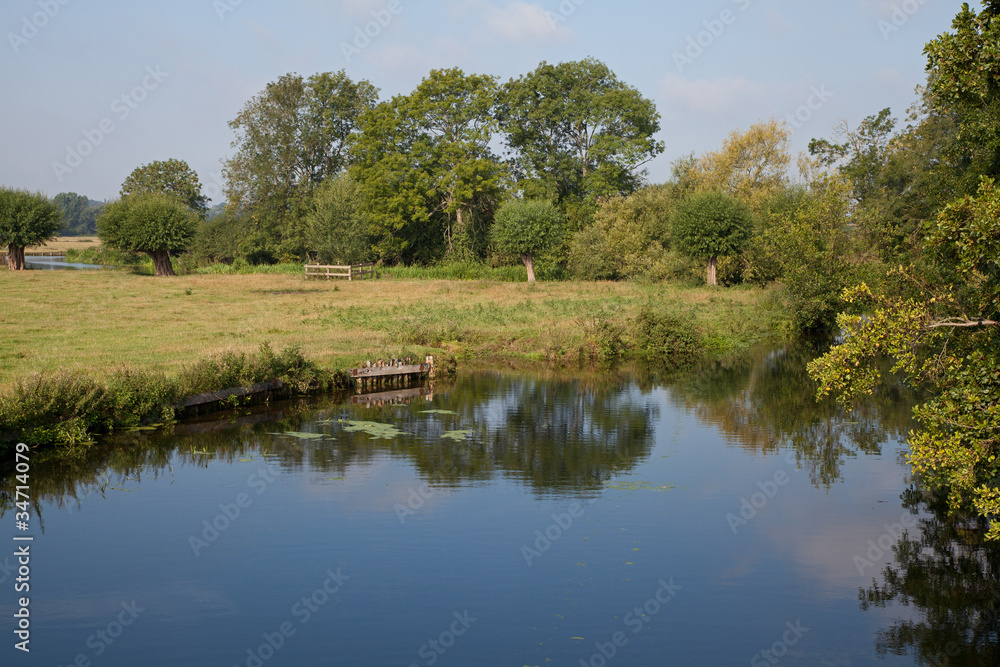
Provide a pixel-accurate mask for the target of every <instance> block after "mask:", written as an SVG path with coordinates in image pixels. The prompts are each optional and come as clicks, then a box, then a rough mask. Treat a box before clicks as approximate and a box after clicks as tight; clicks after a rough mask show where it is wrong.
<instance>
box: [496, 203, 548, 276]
mask: <svg viewBox="0 0 1000 667" xmlns="http://www.w3.org/2000/svg"><path fill="white" fill-rule="evenodd" d="M561 223H562V214H561V213H560V212H559V209H558V208H557V207H556V206H555V204H553V203H552V202H550V201H547V200H539V199H533V200H512V201H509V202H507V203H505V204H504V205H503V206H501V207H500V210H499V211H497V215H496V220H495V221H494V223H493V230H492V231H493V243H494V245H496V248H497V250H499V251H500V252H503V253H509V254H512V255H518V256H520V257H521V261H523V262H524V266H525V267H526V268H527V269H528V282H532V283H533V282H535V266H534V257H535V255H536V254H537V253H539V252H542V251H544V250H546V249H547V248H549V247H550V246H551V245H552V244H553V243H555V242H556V241H557V240H558V238H559V232H560V224H561Z"/></svg>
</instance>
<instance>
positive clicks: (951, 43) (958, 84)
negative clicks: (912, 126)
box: [924, 0, 1000, 194]
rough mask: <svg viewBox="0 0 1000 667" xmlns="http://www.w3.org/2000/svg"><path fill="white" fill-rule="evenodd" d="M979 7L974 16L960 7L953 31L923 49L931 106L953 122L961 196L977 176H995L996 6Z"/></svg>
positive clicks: (999, 148) (999, 77) (999, 67)
mask: <svg viewBox="0 0 1000 667" xmlns="http://www.w3.org/2000/svg"><path fill="white" fill-rule="evenodd" d="M982 5H983V8H982V10H981V11H980V12H979V13H978V14H977V13H976V12H975V11H973V10H972V9H970V8H969V5H968V4H967V3H966V4H963V5H962V9H961V11H960V12H959V13H958V15H957V16H956V17H955V20H954V21H953V22H952V27H953V28H954V32H950V33H943V34H942V35H940V36H938V37H937V38H936V39H934V40H932V41H931V42H929V43H928V44H927V46H926V48H925V49H924V52H925V53H926V55H927V72H928V91H929V93H930V101H931V104H932V105H933V107H934V108H935V109H936V110H937V111H938V112H939V113H944V114H947V115H949V116H951V117H952V118H953V119H954V122H955V141H954V142H951V144H950V146H949V152H950V153H951V157H952V158H953V159H954V160H955V161H957V162H958V163H960V164H961V166H962V168H963V171H964V172H965V178H964V179H963V180H964V190H965V191H964V192H963V193H962V194H972V193H973V192H975V189H976V187H977V185H978V179H979V177H980V176H983V175H986V176H991V177H998V176H1000V20H998V15H1000V1H998V0H985V1H984V2H983V3H982Z"/></svg>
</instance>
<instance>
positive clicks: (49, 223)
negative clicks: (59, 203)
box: [0, 187, 62, 271]
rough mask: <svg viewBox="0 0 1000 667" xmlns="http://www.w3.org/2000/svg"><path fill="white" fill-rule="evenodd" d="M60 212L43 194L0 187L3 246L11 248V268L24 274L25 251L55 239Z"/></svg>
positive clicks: (8, 250) (8, 257) (0, 240)
mask: <svg viewBox="0 0 1000 667" xmlns="http://www.w3.org/2000/svg"><path fill="white" fill-rule="evenodd" d="M61 224H62V215H61V214H60V212H59V209H58V208H57V207H56V206H55V204H53V203H52V202H50V201H49V198H48V197H46V196H45V195H44V194H42V193H41V192H29V191H28V190H19V189H16V188H8V187H0V245H5V246H7V268H9V269H10V270H11V271H21V270H24V268H25V264H24V249H25V248H27V247H29V246H33V245H39V244H42V243H45V242H46V241H48V240H49V239H51V238H53V237H55V235H56V233H57V232H58V231H59V227H60V226H61Z"/></svg>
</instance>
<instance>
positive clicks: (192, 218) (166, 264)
mask: <svg viewBox="0 0 1000 667" xmlns="http://www.w3.org/2000/svg"><path fill="white" fill-rule="evenodd" d="M199 220H200V218H199V216H198V214H197V213H195V212H194V211H193V210H191V209H190V208H189V207H188V206H187V205H186V204H185V203H184V202H183V201H181V200H180V199H179V198H177V197H176V196H174V195H170V194H164V193H154V194H137V195H130V196H128V197H122V198H121V199H119V200H118V201H115V202H111V203H110V204H108V205H107V206H106V207H105V208H104V211H103V213H101V217H100V218H98V219H97V231H98V233H99V234H100V237H101V241H102V242H103V243H104V244H105V245H107V246H108V247H109V248H114V249H115V250H126V251H130V252H141V253H146V254H147V255H149V256H150V257H151V258H152V259H153V266H154V268H155V270H156V275H158V276H172V275H175V273H174V269H173V266H172V265H171V263H170V254H171V253H173V254H177V253H180V252H183V251H184V250H187V249H188V247H189V246H190V245H191V241H192V240H193V239H194V236H195V232H196V230H197V227H198V222H199Z"/></svg>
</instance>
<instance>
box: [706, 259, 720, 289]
mask: <svg viewBox="0 0 1000 667" xmlns="http://www.w3.org/2000/svg"><path fill="white" fill-rule="evenodd" d="M718 263H719V258H718V257H712V258H710V259H709V260H708V284H709V285H718V284H719V283H718V282H717V281H716V279H715V269H716V267H717V266H718Z"/></svg>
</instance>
